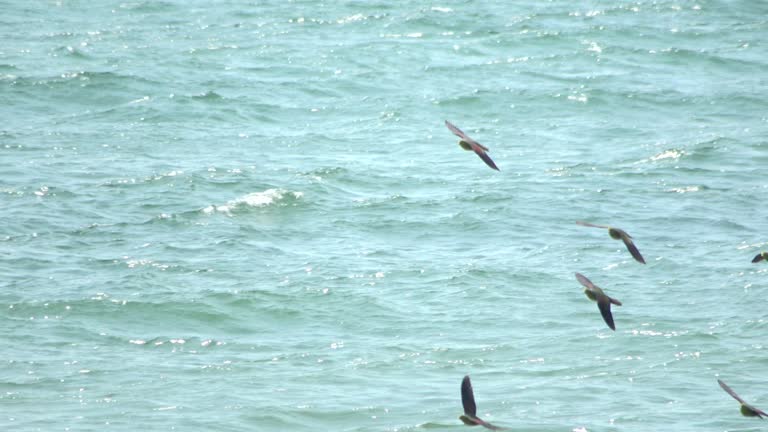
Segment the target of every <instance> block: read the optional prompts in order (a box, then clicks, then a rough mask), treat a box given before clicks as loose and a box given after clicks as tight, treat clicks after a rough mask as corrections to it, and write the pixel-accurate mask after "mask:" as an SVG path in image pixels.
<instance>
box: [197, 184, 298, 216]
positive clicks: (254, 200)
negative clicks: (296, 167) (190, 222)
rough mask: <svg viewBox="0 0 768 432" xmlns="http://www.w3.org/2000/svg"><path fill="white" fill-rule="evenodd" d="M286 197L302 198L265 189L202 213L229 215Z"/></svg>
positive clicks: (212, 206) (296, 193) (211, 206)
mask: <svg viewBox="0 0 768 432" xmlns="http://www.w3.org/2000/svg"><path fill="white" fill-rule="evenodd" d="M287 196H292V197H293V198H295V199H299V198H301V197H303V196H304V193H302V192H290V191H286V190H283V189H267V190H265V191H262V192H253V193H249V194H247V195H243V196H241V197H239V198H236V199H234V200H231V201H228V202H227V203H226V204H224V205H210V206H208V207H206V208H204V209H203V213H206V214H211V213H215V212H220V213H231V212H232V210H234V209H235V208H237V207H264V206H268V205H271V204H274V203H275V202H278V201H280V200H282V199H283V198H285V197H287Z"/></svg>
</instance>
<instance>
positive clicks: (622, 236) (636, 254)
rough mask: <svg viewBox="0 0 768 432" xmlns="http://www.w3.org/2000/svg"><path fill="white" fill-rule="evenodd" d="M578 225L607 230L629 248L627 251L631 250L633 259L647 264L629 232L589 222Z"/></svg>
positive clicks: (613, 237) (612, 236)
mask: <svg viewBox="0 0 768 432" xmlns="http://www.w3.org/2000/svg"><path fill="white" fill-rule="evenodd" d="M576 223H577V224H579V225H582V226H587V227H592V228H604V229H607V230H608V235H610V236H611V238H612V239H614V240H621V241H623V242H624V246H626V247H627V250H629V253H631V254H632V257H633V258H635V259H636V260H637V261H638V262H640V263H643V264H645V259H643V256H642V255H640V251H639V250H637V246H635V243H634V242H633V241H632V236H631V235H629V234H627V232H626V231H624V230H623V229H619V228H613V227H609V226H607V225H595V224H591V223H589V222H582V221H576Z"/></svg>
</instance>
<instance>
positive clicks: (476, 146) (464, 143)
mask: <svg viewBox="0 0 768 432" xmlns="http://www.w3.org/2000/svg"><path fill="white" fill-rule="evenodd" d="M445 126H446V127H447V128H448V129H449V130H450V131H451V132H453V134H454V135H456V136H457V137H459V138H461V140H460V141H459V145H460V146H461V148H463V149H464V150H472V151H474V152H475V154H477V155H478V156H480V159H482V160H483V162H485V164H486V165H488V166H489V167H491V168H493V169H495V170H496V171H499V168H498V167H497V166H496V164H495V163H493V160H492V159H491V157H490V156H488V153H486V152H489V151H490V150H488V147H486V146H484V145H482V144H480V143H479V142H477V141H475V140H473V139H472V138H470V137H469V136H468V135H467V134H465V133H464V132H462V131H461V129H459V128H457V127H456V126H454V125H453V124H451V122H449V121H448V120H446V121H445Z"/></svg>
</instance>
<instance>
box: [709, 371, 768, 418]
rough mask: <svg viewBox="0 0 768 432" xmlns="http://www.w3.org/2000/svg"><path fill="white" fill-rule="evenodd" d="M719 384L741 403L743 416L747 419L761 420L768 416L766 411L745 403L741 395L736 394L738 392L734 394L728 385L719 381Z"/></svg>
mask: <svg viewBox="0 0 768 432" xmlns="http://www.w3.org/2000/svg"><path fill="white" fill-rule="evenodd" d="M717 383H718V384H720V387H722V388H723V390H725V392H726V393H728V394H729V395H731V396H732V397H733V398H734V399H736V400H737V401H739V403H740V404H741V415H743V416H745V417H760V418H763V416H768V414H766V413H765V411H762V410H759V409H757V408H755V407H753V406H752V405H750V404H748V403H746V402H744V399H742V398H740V397H739V395H737V394H736V392H734V391H733V390H732V389H731V388H730V387H728V384H726V383H724V382H722V381H720V380H717Z"/></svg>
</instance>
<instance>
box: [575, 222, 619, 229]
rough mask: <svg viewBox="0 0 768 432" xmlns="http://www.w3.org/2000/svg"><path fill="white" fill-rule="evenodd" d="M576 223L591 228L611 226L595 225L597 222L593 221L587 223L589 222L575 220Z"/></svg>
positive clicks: (607, 227)
mask: <svg viewBox="0 0 768 432" xmlns="http://www.w3.org/2000/svg"><path fill="white" fill-rule="evenodd" d="M576 223H577V224H578V225H581V226H586V227H592V228H605V229H610V228H611V227H609V226H606V225H597V224H593V223H589V222H583V221H576Z"/></svg>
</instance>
